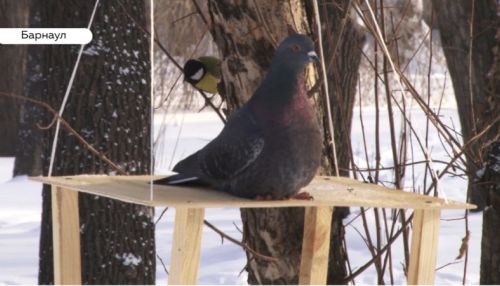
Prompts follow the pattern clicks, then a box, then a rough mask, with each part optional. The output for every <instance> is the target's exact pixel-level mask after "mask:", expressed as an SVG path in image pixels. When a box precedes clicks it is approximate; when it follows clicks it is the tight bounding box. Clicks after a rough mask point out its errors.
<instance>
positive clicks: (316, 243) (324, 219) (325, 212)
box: [299, 207, 333, 284]
mask: <svg viewBox="0 0 500 286" xmlns="http://www.w3.org/2000/svg"><path fill="white" fill-rule="evenodd" d="M332 212H333V207H306V208H305V216H304V238H303V241H302V258H301V260H300V276H299V284H326V275H327V271H328V252H329V250H330V229H331V223H332Z"/></svg>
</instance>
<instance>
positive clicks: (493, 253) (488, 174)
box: [479, 141, 500, 285]
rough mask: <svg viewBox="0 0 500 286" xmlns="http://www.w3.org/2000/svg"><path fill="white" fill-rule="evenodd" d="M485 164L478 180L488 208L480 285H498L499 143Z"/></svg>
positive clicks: (499, 275)
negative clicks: (485, 193)
mask: <svg viewBox="0 0 500 286" xmlns="http://www.w3.org/2000/svg"><path fill="white" fill-rule="evenodd" d="M485 161H486V164H485V166H484V168H483V169H482V171H481V173H482V176H481V178H480V180H479V182H480V183H482V185H483V187H482V188H483V189H484V190H485V191H486V192H487V196H486V201H487V205H488V208H486V209H485V210H484V213H483V238H482V241H481V275H480V277H481V280H480V284H483V285H484V284H500V240H499V239H498V235H499V233H498V232H499V230H500V141H497V142H496V143H494V144H493V145H492V147H491V148H490V150H489V151H488V152H487V153H486V156H485Z"/></svg>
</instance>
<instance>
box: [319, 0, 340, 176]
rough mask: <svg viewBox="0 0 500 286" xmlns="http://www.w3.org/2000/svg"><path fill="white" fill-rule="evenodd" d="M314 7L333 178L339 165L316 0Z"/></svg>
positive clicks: (336, 174)
mask: <svg viewBox="0 0 500 286" xmlns="http://www.w3.org/2000/svg"><path fill="white" fill-rule="evenodd" d="M312 2H313V6H314V16H315V17H316V29H317V33H318V42H319V56H320V57H321V61H320V62H321V70H322V76H323V86H324V88H325V97H326V111H327V115H328V129H329V132H330V135H331V137H332V140H331V142H330V144H332V148H333V161H334V163H335V176H337V177H338V176H339V163H338V161H337V147H336V145H335V129H334V127H333V118H332V110H331V108H330V94H329V92H328V81H327V76H326V68H325V57H324V54H323V37H322V36H321V22H320V18H319V7H318V0H313V1H312Z"/></svg>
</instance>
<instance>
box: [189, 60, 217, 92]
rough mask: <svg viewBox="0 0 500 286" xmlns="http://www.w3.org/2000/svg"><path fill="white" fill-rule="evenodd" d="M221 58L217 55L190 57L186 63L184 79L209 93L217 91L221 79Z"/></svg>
mask: <svg viewBox="0 0 500 286" xmlns="http://www.w3.org/2000/svg"><path fill="white" fill-rule="evenodd" d="M220 64H221V60H220V59H218V58H216V57H200V58H198V59H190V60H188V61H187V62H186V63H185V64H184V81H187V82H189V83H190V84H192V85H193V86H194V87H196V88H198V89H201V90H203V91H206V92H209V93H217V92H218V85H219V83H220V81H221V70H220Z"/></svg>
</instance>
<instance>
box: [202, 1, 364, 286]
mask: <svg viewBox="0 0 500 286" xmlns="http://www.w3.org/2000/svg"><path fill="white" fill-rule="evenodd" d="M306 2H307V1H298V0H296V1H268V2H264V1H237V0H224V1H213V0H211V1H209V12H210V17H211V22H212V31H211V32H212V35H213V37H214V40H215V42H216V43H217V45H218V46H219V49H220V51H221V54H222V56H223V62H222V70H223V82H224V87H225V92H224V94H222V97H223V98H224V99H225V100H226V103H227V107H228V109H229V111H230V112H232V111H234V110H236V109H237V108H239V107H240V106H241V105H242V104H243V103H244V102H246V101H247V100H248V99H249V98H250V97H251V96H252V94H253V92H254V90H255V89H256V88H257V86H258V84H259V83H260V81H261V79H262V78H263V76H264V75H265V72H266V71H267V70H268V69H269V67H270V63H271V59H272V56H273V53H274V50H275V48H276V47H277V45H278V44H279V43H280V42H281V41H282V40H283V39H284V38H286V36H288V35H289V34H291V33H295V32H297V33H302V34H309V35H311V32H310V31H311V30H310V27H311V24H312V21H313V20H312V19H313V15H312V9H311V7H309V6H306ZM320 2H321V1H320ZM344 2H345V3H346V2H347V1H340V3H341V4H344ZM308 4H310V3H307V5H308ZM320 5H321V4H320ZM332 6H333V5H332ZM321 7H324V6H321ZM332 9H333V8H332ZM330 12H331V13H330ZM340 14H341V13H335V12H332V11H329V12H328V13H326V14H322V15H321V16H322V17H327V18H328V20H329V21H330V23H331V24H332V25H327V27H328V28H325V29H331V30H324V31H323V33H324V34H330V33H333V34H334V35H335V37H336V36H338V34H339V32H338V31H339V30H340V29H339V26H336V25H335V24H338V23H339V22H340V18H339V15H340ZM322 21H325V19H322ZM348 22H349V21H348ZM324 37H325V36H324ZM313 38H314V37H313ZM360 39H361V37H360V35H359V33H358V32H357V31H355V30H354V28H353V26H352V25H351V23H350V22H349V23H348V25H347V26H346V30H345V32H344V36H343V37H342V38H341V39H336V40H340V41H341V42H340V43H341V44H340V47H339V49H338V51H337V54H336V55H335V57H333V60H332V61H333V64H332V66H331V69H329V72H328V77H329V79H330V80H331V81H332V82H333V84H332V83H330V87H331V90H330V92H331V98H332V101H333V102H332V107H333V108H334V112H337V113H336V115H335V116H334V117H335V118H334V123H335V125H336V133H337V134H335V136H336V140H337V142H340V143H337V147H338V149H337V154H338V155H339V156H340V158H339V165H340V166H341V167H348V166H349V162H350V161H349V153H350V152H349V150H348V148H349V147H348V146H350V144H343V143H344V142H346V140H347V141H348V142H349V138H350V126H351V118H352V106H353V103H354V92H355V83H356V81H357V70H358V69H357V68H358V65H359V59H360V57H359V56H360V54H359V52H360V49H358V47H357V46H356V45H358V44H359V41H360ZM325 47H326V50H325V52H327V51H329V50H330V49H331V46H329V44H325ZM350 51H354V53H349V52H350ZM325 57H326V58H327V59H328V58H330V57H329V55H326V56H325ZM308 72H309V77H308V78H310V79H311V82H310V84H311V86H312V85H313V84H314V83H315V82H316V79H315V76H314V74H315V73H314V72H313V71H311V70H310V71H308ZM337 84H340V86H337ZM311 103H313V104H314V106H315V107H316V109H317V115H318V121H319V122H320V124H321V126H323V130H324V134H325V135H324V146H325V147H324V150H323V152H324V158H323V160H322V161H323V162H322V168H321V170H320V173H322V174H332V173H333V159H332V158H331V157H332V156H331V150H330V149H329V148H330V147H329V143H328V142H329V140H328V136H330V134H328V127H327V120H328V119H327V113H326V105H325V100H324V94H323V93H317V92H316V93H315V94H314V95H313V96H312V97H311ZM338 140H340V141H338ZM347 212H348V209H336V211H335V214H334V220H333V221H332V224H333V227H332V247H331V254H330V258H331V259H330V267H329V276H328V283H330V284H332V283H334V284H338V283H343V278H344V277H345V276H346V268H345V259H346V256H345V252H344V249H343V247H342V240H343V237H344V230H343V226H342V218H343V217H344V215H345V214H346V213H347ZM303 215H304V210H303V208H285V209H242V210H241V217H242V221H243V224H244V230H243V231H244V233H243V236H244V240H245V241H246V243H248V245H249V246H250V247H251V248H253V249H255V250H257V251H258V252H260V253H262V254H265V255H270V256H274V257H276V258H278V259H279V260H278V262H277V263H268V262H266V261H262V260H259V259H258V258H255V257H252V255H251V254H249V253H247V256H248V265H247V270H248V282H249V283H250V284H296V283H298V274H299V273H298V271H299V266H300V254H301V247H302V234H303V220H304V217H303Z"/></svg>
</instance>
